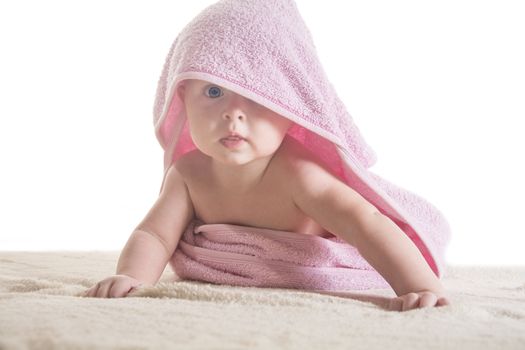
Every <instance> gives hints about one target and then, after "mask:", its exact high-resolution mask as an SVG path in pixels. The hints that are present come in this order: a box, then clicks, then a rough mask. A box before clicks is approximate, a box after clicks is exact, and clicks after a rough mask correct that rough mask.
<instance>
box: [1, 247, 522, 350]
mask: <svg viewBox="0 0 525 350" xmlns="http://www.w3.org/2000/svg"><path fill="white" fill-rule="evenodd" d="M117 259H118V253H117V252H111V253H104V252H38V253H23V252H0V349H352V350H357V349H388V350H394V349H462V350H465V349H483V350H487V349H498V350H499V349H525V267H465V266H449V267H448V273H447V275H446V276H445V278H444V280H443V283H444V285H445V287H446V288H447V289H448V290H449V291H450V295H451V301H452V303H453V305H450V306H446V307H441V308H431V309H418V310H412V311H407V312H393V311H385V310H383V309H382V308H381V305H382V303H383V302H384V300H386V299H385V296H393V295H394V294H393V292H392V291H391V290H371V291H367V292H360V293H355V292H354V293H348V295H347V297H337V296H328V295H321V294H316V293H307V292H300V291H295V290H283V289H258V288H241V287H229V286H219V285H209V284H203V283H198V282H176V283H173V282H170V280H171V279H172V273H171V271H169V270H166V271H165V273H164V275H163V277H162V279H161V282H160V283H159V284H157V285H156V286H155V287H150V288H143V289H140V290H138V291H136V292H135V293H134V294H133V297H128V298H121V299H92V298H79V297H76V296H75V295H76V294H77V293H79V292H81V291H83V290H84V289H85V288H86V287H88V286H91V285H92V284H93V283H95V282H96V281H98V280H99V279H101V278H104V277H106V276H107V275H109V274H111V273H113V272H114V268H115V266H116V261H117ZM362 293H364V294H365V296H361V297H359V295H361V294H362ZM367 295H369V296H367ZM374 296H375V297H374ZM351 297H354V298H355V297H359V298H360V299H361V301H360V300H356V299H353V298H351Z"/></svg>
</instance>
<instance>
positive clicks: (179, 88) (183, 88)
mask: <svg viewBox="0 0 525 350" xmlns="http://www.w3.org/2000/svg"><path fill="white" fill-rule="evenodd" d="M185 93H186V86H185V85H184V83H180V84H179V85H178V86H177V95H178V96H179V98H180V99H181V101H184V94H185Z"/></svg>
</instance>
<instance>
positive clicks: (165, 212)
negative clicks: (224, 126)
mask: <svg viewBox="0 0 525 350" xmlns="http://www.w3.org/2000/svg"><path fill="white" fill-rule="evenodd" d="M192 217H193V205H192V204H191V199H190V197H189V194H188V190H187V187H186V184H185V182H184V179H183V178H182V176H181V174H180V173H179V170H178V169H177V168H176V167H175V166H173V165H172V166H171V167H170V168H169V169H168V172H167V174H166V179H165V181H164V187H163V188H162V191H161V193H160V195H159V197H158V199H157V201H156V202H155V204H154V205H153V207H152V208H151V210H150V211H149V212H148V214H147V215H146V217H145V218H144V220H142V222H141V223H140V224H139V225H138V226H137V228H136V229H135V230H134V231H133V233H132V234H131V236H130V238H129V239H128V241H127V243H126V245H125V247H124V249H123V250H122V252H121V255H120V258H119V261H118V264H117V272H116V275H114V276H110V277H108V278H106V279H105V280H103V281H101V282H99V283H97V285H95V286H93V287H92V288H91V289H89V290H88V291H86V294H85V295H86V296H92V297H119V296H125V295H126V294H127V293H128V292H129V291H130V290H131V289H132V288H133V287H134V286H137V285H138V284H155V283H156V282H157V281H158V279H159V278H160V276H161V274H162V272H163V271H164V268H165V267H166V265H167V263H168V261H169V259H170V258H171V256H172V255H173V252H174V251H175V248H176V247H177V244H178V242H179V239H180V237H181V235H182V233H184V230H185V228H186V227H187V225H188V224H189V222H190V220H191V218H192Z"/></svg>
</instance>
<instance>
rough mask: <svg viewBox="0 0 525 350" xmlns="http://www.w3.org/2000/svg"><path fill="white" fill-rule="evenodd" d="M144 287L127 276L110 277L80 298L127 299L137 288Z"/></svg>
mask: <svg viewBox="0 0 525 350" xmlns="http://www.w3.org/2000/svg"><path fill="white" fill-rule="evenodd" d="M140 285H142V283H141V282H140V281H139V280H136V279H134V278H132V277H129V276H127V275H114V276H110V277H108V278H106V279H104V280H102V281H100V282H98V283H97V284H95V285H94V286H93V287H91V288H89V289H88V290H86V291H84V292H83V293H82V294H80V296H82V297H95V298H121V297H125V296H126V295H127V294H128V293H129V292H131V290H132V289H133V288H135V287H138V286H140Z"/></svg>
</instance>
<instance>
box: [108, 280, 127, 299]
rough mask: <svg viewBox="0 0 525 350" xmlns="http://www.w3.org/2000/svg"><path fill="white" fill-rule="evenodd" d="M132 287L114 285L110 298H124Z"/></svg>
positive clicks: (125, 284)
mask: <svg viewBox="0 0 525 350" xmlns="http://www.w3.org/2000/svg"><path fill="white" fill-rule="evenodd" d="M131 290H132V287H131V286H130V284H129V283H114V284H113V286H112V287H111V289H110V290H109V294H108V297H109V298H122V297H125V296H126V295H127V294H128V293H129V292H130V291H131Z"/></svg>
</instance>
